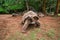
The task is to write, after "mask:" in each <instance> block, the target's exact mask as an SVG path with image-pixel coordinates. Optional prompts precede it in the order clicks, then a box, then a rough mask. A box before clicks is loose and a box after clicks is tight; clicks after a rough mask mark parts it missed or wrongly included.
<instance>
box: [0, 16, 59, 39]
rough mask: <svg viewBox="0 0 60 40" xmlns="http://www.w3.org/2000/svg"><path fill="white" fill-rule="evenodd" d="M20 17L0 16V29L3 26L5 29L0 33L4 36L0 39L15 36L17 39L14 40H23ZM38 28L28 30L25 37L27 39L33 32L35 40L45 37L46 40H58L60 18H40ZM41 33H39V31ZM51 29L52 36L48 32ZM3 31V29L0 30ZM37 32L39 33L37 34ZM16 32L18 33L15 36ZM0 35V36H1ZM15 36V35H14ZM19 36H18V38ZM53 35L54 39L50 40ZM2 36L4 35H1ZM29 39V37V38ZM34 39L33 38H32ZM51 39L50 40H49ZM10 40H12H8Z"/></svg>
mask: <svg viewBox="0 0 60 40" xmlns="http://www.w3.org/2000/svg"><path fill="white" fill-rule="evenodd" d="M21 19H22V17H21V16H18V17H11V15H0V29H1V27H3V28H4V26H3V25H5V29H4V30H6V31H4V32H1V31H0V32H1V34H2V33H5V32H6V33H5V34H6V36H5V38H4V37H0V38H2V40H3V39H5V40H9V39H8V38H9V37H10V36H14V38H15V36H16V37H17V38H16V40H23V38H22V36H21V35H24V34H22V33H21V27H22V26H21V24H20V22H21ZM39 20H40V25H41V26H40V28H32V29H30V30H28V31H27V33H25V36H26V37H28V36H29V35H30V33H32V32H33V31H34V32H35V33H34V34H36V40H40V39H39V38H41V40H42V39H43V38H44V37H45V39H46V40H48V39H50V40H58V39H59V38H60V34H59V33H60V17H49V16H46V17H43V18H40V19H39ZM39 29H40V30H41V32H40V30H39ZM50 29H51V31H54V34H51V35H50V33H51V32H50V33H49V32H48V31H49V30H50ZM1 30H3V29H1ZM38 31H39V32H38ZM16 32H18V33H17V34H16ZM1 34H0V35H1ZM15 34H16V35H15ZM19 35H20V36H19ZM52 35H55V36H54V38H52V37H51V36H52ZM1 36H4V35H1ZM29 37H30V36H29ZM34 37H35V36H34ZM42 37H43V38H42ZM50 37H51V38H50ZM10 40H12V39H11V38H10Z"/></svg>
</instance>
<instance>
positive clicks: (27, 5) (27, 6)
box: [26, 0, 29, 11]
mask: <svg viewBox="0 0 60 40" xmlns="http://www.w3.org/2000/svg"><path fill="white" fill-rule="evenodd" d="M26 8H27V11H29V4H28V0H26Z"/></svg>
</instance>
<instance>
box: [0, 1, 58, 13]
mask: <svg viewBox="0 0 60 40" xmlns="http://www.w3.org/2000/svg"><path fill="white" fill-rule="evenodd" d="M56 1H57V0H47V2H46V10H47V12H50V11H51V12H54V11H55V8H56ZM28 3H29V6H31V7H33V8H34V9H35V10H36V11H42V6H43V0H29V2H28ZM50 7H51V9H50ZM18 9H19V10H20V11H22V10H25V9H26V3H25V0H0V12H4V13H9V11H10V10H13V11H16V10H18Z"/></svg>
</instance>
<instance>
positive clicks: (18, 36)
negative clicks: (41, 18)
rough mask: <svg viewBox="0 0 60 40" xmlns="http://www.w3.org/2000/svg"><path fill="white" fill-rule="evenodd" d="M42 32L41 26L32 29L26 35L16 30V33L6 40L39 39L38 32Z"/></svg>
mask: <svg viewBox="0 0 60 40" xmlns="http://www.w3.org/2000/svg"><path fill="white" fill-rule="evenodd" d="M38 32H40V29H39V28H36V29H34V30H32V31H30V33H29V35H27V36H26V35H25V34H23V33H21V32H19V31H17V32H15V33H14V34H11V35H10V36H9V37H8V38H7V39H6V40H18V39H19V40H37V39H36V34H37V33H38Z"/></svg>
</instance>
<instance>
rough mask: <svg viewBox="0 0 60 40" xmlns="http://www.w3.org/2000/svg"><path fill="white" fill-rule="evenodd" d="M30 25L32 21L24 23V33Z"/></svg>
mask: <svg viewBox="0 0 60 40" xmlns="http://www.w3.org/2000/svg"><path fill="white" fill-rule="evenodd" d="M29 24H30V21H29V20H26V21H25V23H24V25H23V27H22V32H26V29H27V27H28V26H29Z"/></svg>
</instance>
